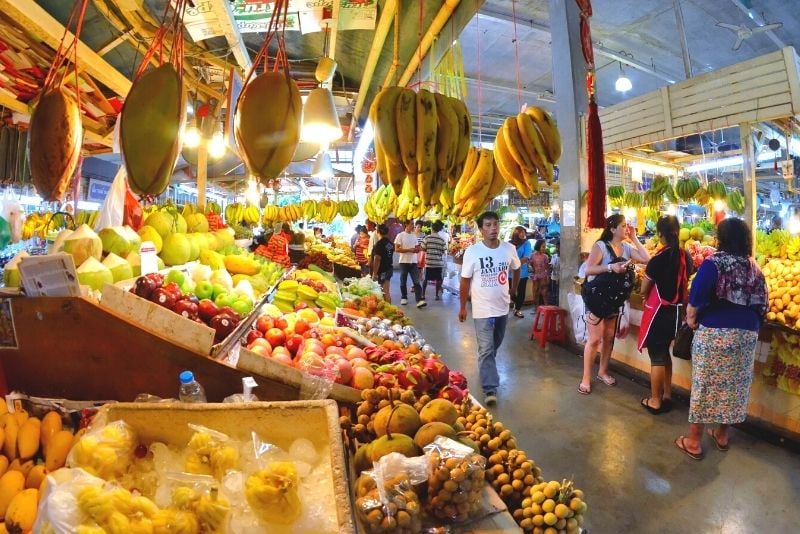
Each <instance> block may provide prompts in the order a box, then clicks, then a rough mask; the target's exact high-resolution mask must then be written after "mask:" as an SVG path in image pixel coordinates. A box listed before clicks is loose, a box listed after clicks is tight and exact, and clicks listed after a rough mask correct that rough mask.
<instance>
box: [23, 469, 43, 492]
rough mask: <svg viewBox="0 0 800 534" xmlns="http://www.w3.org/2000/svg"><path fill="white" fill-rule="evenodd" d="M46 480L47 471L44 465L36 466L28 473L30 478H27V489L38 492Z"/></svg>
mask: <svg viewBox="0 0 800 534" xmlns="http://www.w3.org/2000/svg"><path fill="white" fill-rule="evenodd" d="M46 478H47V469H45V467H44V464H39V465H35V466H33V469H31V470H30V472H29V473H28V476H27V477H25V487H26V488H28V489H36V490H38V489H39V488H40V487H41V486H42V482H43V481H44V480H45V479H46Z"/></svg>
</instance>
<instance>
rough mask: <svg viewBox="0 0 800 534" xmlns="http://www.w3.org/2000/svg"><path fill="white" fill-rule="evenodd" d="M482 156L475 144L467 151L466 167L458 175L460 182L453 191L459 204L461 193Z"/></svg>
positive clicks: (454, 199)
mask: <svg viewBox="0 0 800 534" xmlns="http://www.w3.org/2000/svg"><path fill="white" fill-rule="evenodd" d="M479 157H480V149H478V148H475V147H474V146H471V147H469V150H468V151H467V157H466V159H465V160H464V167H463V168H462V170H461V175H460V176H459V177H458V182H457V183H456V187H455V191H454V192H453V201H454V202H455V203H456V204H458V203H459V202H460V200H461V193H462V191H463V190H464V186H466V185H467V182H468V181H469V177H470V176H472V173H473V172H475V166H476V165H477V164H478V158H479Z"/></svg>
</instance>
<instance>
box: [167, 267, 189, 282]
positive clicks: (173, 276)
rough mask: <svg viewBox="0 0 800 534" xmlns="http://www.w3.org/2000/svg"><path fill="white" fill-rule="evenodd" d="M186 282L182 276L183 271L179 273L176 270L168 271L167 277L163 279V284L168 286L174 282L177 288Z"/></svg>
mask: <svg viewBox="0 0 800 534" xmlns="http://www.w3.org/2000/svg"><path fill="white" fill-rule="evenodd" d="M184 280H186V276H185V275H184V274H183V271H179V270H178V269H170V271H169V272H168V273H167V276H165V277H164V284H165V285H166V284H168V283H170V282H175V283H176V284H178V285H179V286H182V285H183V281H184Z"/></svg>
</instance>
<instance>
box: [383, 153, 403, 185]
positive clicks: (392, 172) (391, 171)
mask: <svg viewBox="0 0 800 534" xmlns="http://www.w3.org/2000/svg"><path fill="white" fill-rule="evenodd" d="M386 176H388V178H389V185H390V186H391V187H392V189H394V192H395V193H397V194H400V191H401V190H402V189H403V182H406V181H407V180H406V168H405V166H404V165H403V164H402V163H399V164H397V165H395V164H394V163H392V162H391V161H389V158H388V157H387V158H386Z"/></svg>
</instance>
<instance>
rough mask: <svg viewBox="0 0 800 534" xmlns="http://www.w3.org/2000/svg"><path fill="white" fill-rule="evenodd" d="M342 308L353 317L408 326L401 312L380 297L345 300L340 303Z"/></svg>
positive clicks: (373, 295)
mask: <svg viewBox="0 0 800 534" xmlns="http://www.w3.org/2000/svg"><path fill="white" fill-rule="evenodd" d="M342 308H343V310H344V312H345V313H349V314H351V315H355V316H360V317H368V318H369V317H375V318H376V319H379V320H383V319H389V320H390V321H393V322H397V324H401V325H403V326H405V325H407V324H409V320H408V317H406V316H405V314H404V313H403V310H401V309H400V308H398V307H397V306H395V305H393V304H390V303H389V302H386V301H385V300H383V298H382V297H381V295H376V294H372V295H366V296H364V297H357V298H354V299H347V300H345V301H344V302H342Z"/></svg>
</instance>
